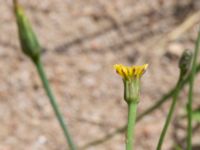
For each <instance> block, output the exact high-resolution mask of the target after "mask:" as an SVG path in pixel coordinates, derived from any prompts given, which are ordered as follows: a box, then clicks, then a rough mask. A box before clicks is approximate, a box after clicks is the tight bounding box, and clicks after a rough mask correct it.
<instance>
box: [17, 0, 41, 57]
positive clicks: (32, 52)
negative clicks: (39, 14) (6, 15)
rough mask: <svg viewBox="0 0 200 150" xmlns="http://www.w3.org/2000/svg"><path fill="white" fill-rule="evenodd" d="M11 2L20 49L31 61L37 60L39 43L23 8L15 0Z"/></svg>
mask: <svg viewBox="0 0 200 150" xmlns="http://www.w3.org/2000/svg"><path fill="white" fill-rule="evenodd" d="M13 4H14V13H15V16H16V22H17V26H18V34H19V40H20V45H21V48H22V51H23V52H24V53H25V54H26V55H27V56H29V57H30V58H31V59H32V60H33V61H37V59H38V58H39V56H40V49H41V47H40V44H39V42H38V40H37V37H36V35H35V33H34V31H33V29H32V27H31V24H30V22H29V20H28V18H27V17H26V15H25V13H24V10H23V8H22V7H21V6H20V5H19V4H18V2H17V0H13Z"/></svg>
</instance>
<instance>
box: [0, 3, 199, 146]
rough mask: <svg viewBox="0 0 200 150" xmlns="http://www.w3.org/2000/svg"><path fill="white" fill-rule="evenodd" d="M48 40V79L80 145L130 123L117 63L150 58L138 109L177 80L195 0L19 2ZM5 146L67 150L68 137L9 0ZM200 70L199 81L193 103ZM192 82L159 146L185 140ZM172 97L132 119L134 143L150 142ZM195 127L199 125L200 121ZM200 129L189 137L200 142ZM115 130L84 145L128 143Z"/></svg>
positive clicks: (1, 76) (1, 20) (3, 64)
mask: <svg viewBox="0 0 200 150" xmlns="http://www.w3.org/2000/svg"><path fill="white" fill-rule="evenodd" d="M19 2H20V3H21V4H22V5H23V6H24V8H25V10H26V14H27V16H28V17H29V20H30V21H31V23H32V25H33V28H34V29H35V31H36V33H37V35H38V38H39V40H40V43H41V45H42V46H43V52H42V60H43V63H44V65H45V69H46V71H47V75H48V78H49V81H50V83H51V85H52V88H53V90H54V93H55V95H56V96H57V99H58V101H59V104H60V106H61V109H62V112H63V114H64V116H65V118H66V120H67V121H68V125H69V129H70V132H71V134H72V135H73V136H74V140H75V142H76V143H77V144H78V146H79V147H82V146H84V145H86V144H87V143H89V142H91V141H94V140H97V139H101V138H102V137H104V136H106V135H107V134H108V133H112V132H113V131H115V130H116V129H117V128H120V127H122V126H124V125H125V124H126V117H127V105H126V103H125V101H124V100H123V83H122V81H121V78H120V77H119V76H118V75H117V74H116V73H115V71H114V70H113V65H114V64H116V63H123V64H125V65H133V64H135V65H136V64H137V65H141V64H144V63H148V64H149V68H148V70H147V72H146V73H145V75H144V76H143V78H142V89H141V101H140V104H139V108H138V113H141V112H142V111H143V110H145V109H147V108H148V107H150V106H151V105H152V104H154V103H155V102H156V101H157V100H158V99H159V98H160V97H161V96H162V95H163V94H164V93H166V92H168V91H169V90H170V89H171V88H172V87H174V85H175V84H176V81H177V78H178V74H179V70H178V66H177V64H178V60H179V58H180V55H181V54H182V52H183V51H184V50H185V49H193V48H194V42H195V39H196V37H197V31H198V28H199V24H200V1H199V0H181V1H179V0H167V1H165V0H42V1H41V0H34V1H27V0H19ZM0 10H1V16H0V31H1V36H0V70H1V73H0V81H1V82H0V150H65V149H66V142H65V139H64V136H63V134H62V132H61V129H60V127H59V124H58V122H57V120H56V118H55V116H54V113H53V110H52V108H51V106H50V104H49V101H48V98H47V96H46V94H45V92H44V89H43V88H42V84H41V81H40V79H39V77H38V75H37V72H36V69H35V67H34V65H33V64H32V62H31V61H30V60H29V59H28V58H27V57H26V56H25V55H24V54H22V52H21V50H20V45H19V42H18V35H17V28H16V23H15V18H14V15H13V11H12V1H11V0H6V1H0ZM199 83H200V78H199V77H198V78H197V79H196V82H195V84H196V88H195V91H194V94H195V96H194V98H195V99H194V107H199V106H200V101H199V100H198V98H199V96H200V93H199V85H198V84H199ZM186 99H187V87H185V88H184V89H183V91H182V92H181V95H180V101H178V105H177V109H176V115H175V120H174V121H173V122H172V124H171V126H170V128H169V133H168V134H167V137H166V140H165V144H164V146H163V150H171V149H174V148H173V147H174V145H176V144H183V145H184V143H185V128H186V121H185V120H182V119H181V117H180V116H181V115H182V114H183V112H184V111H185V109H184V108H185V104H186ZM169 106H170V101H168V102H167V103H165V105H163V106H162V107H161V108H159V109H157V110H156V111H154V112H153V113H152V114H150V115H147V116H145V117H144V118H143V119H142V120H140V121H139V122H138V124H137V125H136V144H135V146H136V149H137V150H154V149H155V147H156V144H157V141H158V138H159V135H160V132H161V129H162V126H163V124H164V121H165V118H166V114H167V112H168V108H169ZM198 126H199V125H197V127H198ZM198 131H200V130H199V129H198V128H197V130H196V131H195V133H194V137H193V140H194V141H193V145H194V146H195V147H196V150H199V149H200V147H199V146H200V145H198V144H199V140H200V137H199V136H198V134H196V133H198ZM124 140H125V138H124V134H123V132H122V133H119V134H115V136H113V137H112V138H110V139H109V140H106V141H105V142H102V143H101V144H99V145H91V146H88V147H86V148H85V149H87V150H122V149H124Z"/></svg>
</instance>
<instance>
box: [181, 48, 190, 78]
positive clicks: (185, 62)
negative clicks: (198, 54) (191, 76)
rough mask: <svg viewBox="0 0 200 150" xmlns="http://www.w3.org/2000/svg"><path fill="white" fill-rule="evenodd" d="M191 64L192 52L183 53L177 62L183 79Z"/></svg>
mask: <svg viewBox="0 0 200 150" xmlns="http://www.w3.org/2000/svg"><path fill="white" fill-rule="evenodd" d="M191 62H192V52H191V51H189V50H186V51H184V52H183V54H182V56H181V58H180V61H179V68H180V73H181V76H182V77H185V76H186V75H187V74H188V73H189V71H190V69H191Z"/></svg>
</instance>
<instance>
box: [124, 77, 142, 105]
mask: <svg viewBox="0 0 200 150" xmlns="http://www.w3.org/2000/svg"><path fill="white" fill-rule="evenodd" d="M139 80H140V79H134V80H124V100H125V101H126V102H127V103H130V102H136V103H138V102H139V90H140V81H139Z"/></svg>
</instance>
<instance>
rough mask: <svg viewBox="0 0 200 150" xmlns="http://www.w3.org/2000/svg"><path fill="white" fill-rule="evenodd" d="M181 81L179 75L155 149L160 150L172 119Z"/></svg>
mask: <svg viewBox="0 0 200 150" xmlns="http://www.w3.org/2000/svg"><path fill="white" fill-rule="evenodd" d="M181 81H182V80H181V77H180V79H179V80H178V82H177V85H176V88H175V92H174V95H173V101H172V104H171V106H170V110H169V112H168V115H167V119H166V121H165V124H164V126H163V129H162V132H161V134H160V138H159V141H158V145H157V148H156V150H161V147H162V144H163V141H164V138H165V135H166V132H167V129H168V127H169V123H170V121H171V119H172V115H173V113H174V110H175V106H176V102H177V97H178V95H179V92H180V88H181V85H182V82H181Z"/></svg>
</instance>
